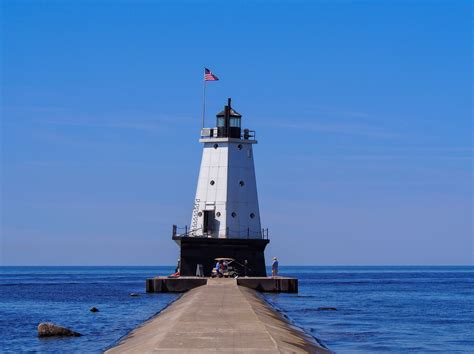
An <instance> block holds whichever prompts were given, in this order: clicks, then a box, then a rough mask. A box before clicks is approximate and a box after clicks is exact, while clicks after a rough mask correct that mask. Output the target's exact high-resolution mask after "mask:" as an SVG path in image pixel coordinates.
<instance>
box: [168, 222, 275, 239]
mask: <svg viewBox="0 0 474 354" xmlns="http://www.w3.org/2000/svg"><path fill="white" fill-rule="evenodd" d="M215 231H217V233H216V232H214V231H213V230H210V229H209V230H207V231H205V232H202V227H200V228H198V229H190V228H189V227H188V226H187V225H186V226H184V227H179V226H177V225H173V232H172V235H173V237H206V238H209V237H216V236H217V235H221V234H224V235H225V236H226V237H235V238H248V239H250V238H257V239H258V238H261V239H264V240H268V239H269V234H268V228H264V229H261V230H258V231H257V230H250V228H247V229H244V230H232V229H230V228H229V227H227V228H226V229H219V230H215ZM221 231H222V233H221ZM224 232H225V233H224Z"/></svg>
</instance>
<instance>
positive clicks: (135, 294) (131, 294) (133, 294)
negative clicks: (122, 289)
mask: <svg viewBox="0 0 474 354" xmlns="http://www.w3.org/2000/svg"><path fill="white" fill-rule="evenodd" d="M138 295H139V294H138V293H130V296H138Z"/></svg>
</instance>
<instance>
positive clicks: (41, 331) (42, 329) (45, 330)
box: [38, 322, 82, 337]
mask: <svg viewBox="0 0 474 354" xmlns="http://www.w3.org/2000/svg"><path fill="white" fill-rule="evenodd" d="M80 336H82V334H80V333H78V332H74V331H73V330H70V329H69V328H65V327H61V326H58V325H56V324H54V323H51V322H43V323H40V324H39V325H38V337H80Z"/></svg>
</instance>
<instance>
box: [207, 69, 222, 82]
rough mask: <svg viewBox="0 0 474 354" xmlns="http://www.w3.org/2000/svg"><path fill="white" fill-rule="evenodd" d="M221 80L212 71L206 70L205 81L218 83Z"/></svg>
mask: <svg viewBox="0 0 474 354" xmlns="http://www.w3.org/2000/svg"><path fill="white" fill-rule="evenodd" d="M218 80H219V78H218V77H217V76H216V75H214V74H213V73H212V72H211V70H209V69H208V68H204V81H218Z"/></svg>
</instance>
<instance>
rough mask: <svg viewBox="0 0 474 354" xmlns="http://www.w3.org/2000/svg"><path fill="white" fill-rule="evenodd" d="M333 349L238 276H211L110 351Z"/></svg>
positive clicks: (187, 351) (171, 351) (310, 351)
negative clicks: (290, 320)
mask: <svg viewBox="0 0 474 354" xmlns="http://www.w3.org/2000/svg"><path fill="white" fill-rule="evenodd" d="M152 352H159V353H330V351H329V350H327V349H325V348H323V347H321V346H320V345H319V344H318V343H317V342H316V341H315V340H314V338H312V337H311V336H309V335H307V334H305V333H304V332H303V331H301V330H300V329H298V328H295V327H293V326H292V325H290V324H289V323H288V322H287V321H286V320H285V319H284V317H282V316H281V315H280V314H279V313H278V312H277V311H275V310H274V309H272V308H271V307H270V306H269V305H268V304H267V303H266V302H265V301H264V300H263V299H262V298H261V297H260V295H259V294H258V293H257V292H256V291H255V290H252V289H248V288H245V287H241V286H237V283H236V281H235V279H209V280H208V282H207V284H206V285H204V286H201V287H198V288H195V289H192V290H190V291H189V292H187V293H185V294H184V295H183V296H182V297H181V298H179V299H178V300H177V301H175V302H174V303H172V304H171V305H170V306H169V307H167V308H166V309H165V310H163V311H162V312H161V313H160V314H159V315H157V316H155V317H153V318H152V319H150V320H149V321H147V322H145V323H144V324H143V325H142V326H140V327H138V328H136V329H135V330H133V331H132V332H130V334H129V335H127V336H126V337H125V338H124V339H123V340H121V341H120V342H119V343H118V344H117V346H115V347H113V348H111V349H109V350H107V351H106V353H152Z"/></svg>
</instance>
